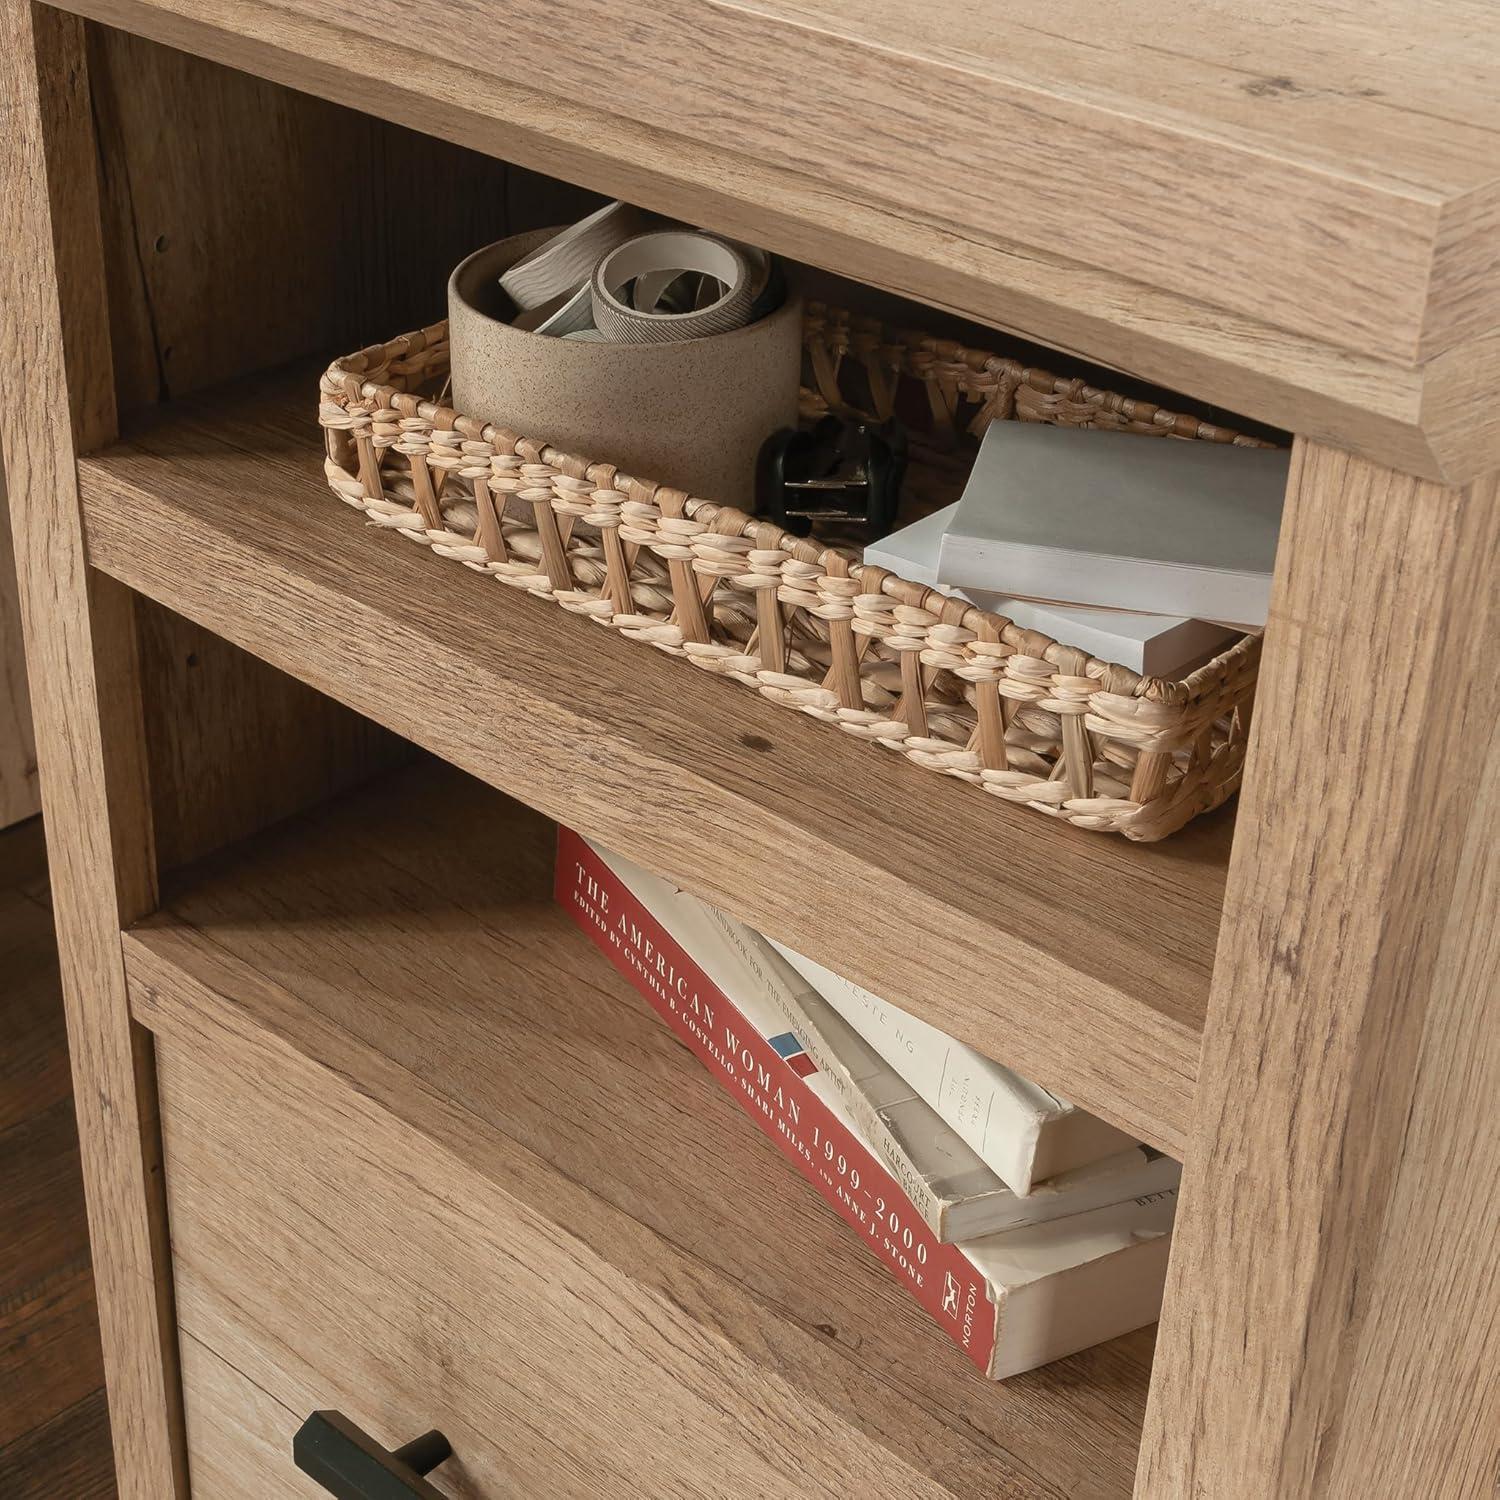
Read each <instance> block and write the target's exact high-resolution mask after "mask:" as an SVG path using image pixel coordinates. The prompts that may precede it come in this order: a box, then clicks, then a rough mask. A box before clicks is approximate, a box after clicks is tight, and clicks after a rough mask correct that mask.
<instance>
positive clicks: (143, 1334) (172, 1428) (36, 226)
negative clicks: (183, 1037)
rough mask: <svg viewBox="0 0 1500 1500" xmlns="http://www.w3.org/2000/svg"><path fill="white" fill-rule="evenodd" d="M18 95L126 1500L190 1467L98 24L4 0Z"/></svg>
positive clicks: (43, 475)
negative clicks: (161, 1155) (97, 472)
mask: <svg viewBox="0 0 1500 1500" xmlns="http://www.w3.org/2000/svg"><path fill="white" fill-rule="evenodd" d="M0 102H3V105H4V114H5V120H6V128H5V130H4V131H3V132H0V244H4V245H5V246H7V250H8V253H7V254H6V256H5V257H4V259H3V262H0V293H3V295H0V365H3V366H4V368H6V369H8V370H13V371H15V370H20V371H25V374H26V378H25V380H24V381H22V382H20V383H19V384H18V385H17V387H16V389H15V390H14V391H12V392H11V393H10V399H9V404H8V407H7V410H6V413H5V416H6V420H5V422H4V424H3V429H4V430H3V436H4V445H5V453H4V458H5V467H6V473H7V477H8V480H9V483H10V486H11V519H12V524H13V529H14V535H15V546H16V559H17V568H18V574H19V579H20V594H21V608H22V621H23V627H24V631H25V637H26V643H27V657H28V667H29V670H30V672H31V676H32V685H33V689H34V693H35V707H36V710H37V712H36V735H37V745H38V751H39V754H40V758H41V761H42V764H43V765H44V766H45V767H46V770H45V772H44V775H43V778H42V795H43V802H44V805H45V809H46V820H47V836H48V851H49V859H50V866H51V877H52V891H53V899H54V905H55V910H56V916H57V927H58V932H59V935H60V950H61V964H62V978H63V992H64V997H65V1001H66V1006H67V1016H68V1031H69V1038H70V1043H71V1050H72V1062H73V1071H74V1081H75V1092H76V1095H77V1100H78V1123H79V1135H80V1140H81V1145H82V1162H83V1175H84V1182H85V1186H86V1188H87V1191H88V1207H89V1223H90V1231H91V1237H92V1240H93V1243H94V1244H95V1245H96V1246H98V1247H99V1256H98V1258H97V1261H96V1266H95V1270H96V1276H97V1283H98V1296H99V1312H100V1322H101V1333H102V1339H103V1346H104V1357H105V1364H106V1369H107V1371H108V1374H109V1379H110V1401H111V1411H110V1416H111V1426H112V1429H113V1435H114V1442H115V1447H116V1453H117V1457H118V1461H119V1471H120V1486H121V1492H122V1493H123V1494H125V1495H126V1496H129V1497H132V1500H133V1497H140V1500H168V1497H173V1496H180V1495H181V1494H182V1493H183V1490H182V1488H181V1486H182V1483H183V1478H184V1471H183V1466H182V1463H181V1448H180V1442H179V1438H180V1430H179V1426H178V1418H179V1417H180V1407H179V1405H178V1400H177V1379H176V1369H175V1343H174V1339H173V1330H172V1325H171V1298H170V1286H169V1283H168V1280H167V1275H166V1268H165V1263H164V1260H163V1251H164V1240H163V1234H162V1226H161V1220H160V1214H159V1209H160V1198H159V1192H158V1189H159V1184H157V1183H155V1182H154V1181H153V1179H152V1176H151V1149H150V1142H151V1136H152V1125H151V1119H152V1111H153V1108H154V1105H153V1102H152V1100H151V1098H150V1088H149V1038H148V1037H147V1036H146V1034H145V1033H144V1032H142V1031H140V1030H139V1029H138V1028H136V1027H135V1026H134V1024H133V1023H132V1021H131V1019H130V1013H129V1007H128V1001H127V997H126V992H125V976H124V972H123V967H122V961H121V956H120V940H119V926H120V922H121V920H122V918H124V919H129V918H130V917H133V916H135V915H138V914H139V912H140V911H141V910H143V909H146V908H147V907H148V906H149V904H150V903H151V897H152V887H153V877H154V869H153V863H152V856H151V840H150V820H149V811H148V805H147V800H146V790H145V788H146V778H145V769H144V754H143V735H142V729H141V715H140V700H139V696H138V692H137V689H136V679H135V657H134V632H133V629H132V628H131V624H130V613H129V603H128V598H127V596H126V593H125V590H124V589H122V588H121V587H120V586H119V585H118V584H115V583H114V582H113V581H111V580H109V579H93V578H91V577H90V576H89V574H88V572H87V570H86V567H85V563H84V557H83V540H82V524H81V518H80V514H79V508H78V486H77V476H76V471H75V467H74V453H75V443H78V442H85V443H93V444H97V443H99V442H101V441H103V440H104V439H105V438H106V437H107V436H108V434H109V433H110V432H111V431H112V430H113V416H112V413H113V400H112V390H111V383H110V356H109V337H108V321H107V316H106V313H105V309H104V304H103V297H104V278H103V272H102V257H101V254H100V243H99V227H98V222H99V221H98V205H97V199H96V196H95V168H94V155H93V149H94V148H93V132H92V124H91V121H90V117H89V106H88V70H87V65H86V61H85V58H84V54H83V35H82V27H81V25H80V23H79V22H77V21H76V20H75V19H73V18H72V17H68V16H65V15H63V14H61V13H60V12H56V11H52V10H47V9H43V8H41V7H34V6H32V5H30V4H28V3H25V0H5V3H4V4H0ZM64 392H66V393H67V394H66V397H64V396H63V395H62V393H64Z"/></svg>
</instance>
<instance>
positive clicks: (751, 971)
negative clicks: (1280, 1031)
mask: <svg viewBox="0 0 1500 1500" xmlns="http://www.w3.org/2000/svg"><path fill="white" fill-rule="evenodd" d="M557 899H558V900H559V901H560V902H561V903H562V904H563V905H564V906H565V907H566V908H567V910H568V911H569V912H570V913H571V915H572V916H573V918H574V920H575V921H577V922H578V924H579V925H580V926H581V927H582V928H583V929H584V931H585V932H587V933H588V934H589V936H590V937H591V938H592V939H593V940H594V942H595V943H596V944H597V945H598V947H599V948H600V949H601V950H602V951H603V952H604V953H605V955H606V956H607V957H608V958H609V959H610V961H611V962H612V963H613V964H614V965H615V967H616V968H617V969H619V970H620V972H621V973H622V974H624V975H625V976H626V978H628V979H629V980H630V981H631V982H632V983H633V984H634V985H635V987H636V988H637V989H638V990H639V991H640V992H641V993H642V994H643V995H644V996H645V997H646V999H647V1000H648V1001H649V1002H650V1003H651V1004H652V1006H653V1007H654V1008H655V1009H656V1011H657V1012H658V1014H659V1015H660V1016H661V1017H662V1019H663V1020H664V1021H666V1023H667V1024H668V1025H669V1026H670V1027H671V1028H672V1029H673V1031H674V1032H676V1034H677V1036H678V1037H679V1038H680V1039H681V1040H682V1041H683V1042H685V1043H686V1044H687V1046H688V1047H689V1048H690V1049H691V1050H692V1051H693V1052H694V1053H695V1054H696V1055H697V1057H698V1058H699V1060H700V1061H701V1062H702V1063H703V1064H704V1065H705V1066H706V1067H707V1068H708V1070H709V1072H710V1073H711V1074H712V1075H713V1076H714V1077H715V1078H716V1079H717V1080H718V1082H719V1083H720V1084H721V1085H722V1086H723V1087H724V1088H725V1089H726V1090H727V1091H728V1092H729V1094H730V1095H731V1096H732V1097H733V1098H734V1099H735V1100H736V1101H737V1102H738V1103H739V1105H740V1106H741V1108H742V1109H743V1110H744V1111H745V1112H746V1114H748V1115H749V1117H750V1118H751V1119H752V1120H754V1121H755V1123H756V1124H757V1125H758V1126H759V1127H760V1128H761V1130H762V1131H763V1132H764V1133H765V1134H766V1135H767V1136H768V1137H769V1138H770V1140H771V1141H772V1142H773V1143H774V1144H775V1146H776V1147H777V1149H778V1150H780V1152H781V1153H782V1155H783V1156H785V1157H786V1159H787V1160H788V1161H789V1162H790V1163H791V1164H792V1165H793V1166H795V1167H796V1168H797V1170H798V1171H800V1172H801V1173H802V1175H803V1176H804V1177H805V1178H807V1180H808V1181H809V1182H811V1183H812V1185H813V1186H814V1187H815V1188H817V1189H818V1191H819V1192H820V1193H821V1194H822V1195H823V1197H824V1198H825V1199H826V1200H827V1201H828V1203H829V1204H830V1205H831V1206H832V1207H833V1208H834V1209H835V1210H836V1211H837V1212H838V1213H839V1214H840V1215H841V1216H842V1217H843V1219H844V1220H845V1222H846V1223H848V1224H849V1226H850V1227H851V1228H852V1229H854V1230H855V1231H856V1232H857V1233H858V1234H859V1235H860V1236H861V1238H862V1239H863V1240H864V1241H865V1243H866V1245H867V1246H868V1247H869V1248H870V1249H871V1250H872V1251H873V1252H874V1253H875V1254H876V1255H877V1256H878V1257H879V1258H880V1259H881V1260H882V1261H883V1262H884V1263H885V1265H886V1266H887V1267H888V1269H889V1270H890V1271H891V1272H892V1273H893V1274H894V1275H895V1276H896V1277H897V1279H898V1280H899V1281H901V1283H902V1284H903V1285H904V1286H906V1288H907V1289H908V1290H909V1291H910V1292H911V1294H912V1296H913V1297H915V1298H916V1300H917V1301H918V1302H920V1303H921V1304H922V1306H923V1307H925V1308H926V1309H927V1311H928V1312H929V1313H930V1314H931V1315H932V1316H933V1317H934V1318H935V1319H937V1321H938V1323H939V1325H940V1326H941V1327H942V1328H943V1329H944V1330H945V1331H946V1332H947V1333H948V1334H949V1336H950V1337H951V1338H952V1339H953V1340H954V1342H955V1343H956V1344H958V1346H959V1347H960V1348H961V1349H963V1350H964V1352H965V1353H966V1354H967V1355H968V1356H969V1358H970V1359H971V1360H972V1361H973V1362H974V1363H975V1365H977V1366H978V1368H979V1369H980V1370H981V1371H983V1372H984V1373H985V1374H986V1375H988V1376H990V1377H991V1378H993V1379H997V1380H999V1379H1004V1378H1005V1377H1007V1376H1011V1375H1017V1374H1020V1373H1021V1372H1023V1371H1025V1370H1030V1369H1034V1368H1036V1367H1037V1366H1038V1365H1042V1364H1046V1363H1047V1362H1048V1361H1050V1360H1054V1359H1059V1358H1061V1357H1062V1356H1064V1355H1066V1354H1072V1353H1074V1352H1076V1351H1077V1350H1079V1349H1083V1348H1087V1347H1088V1346H1090V1345H1092V1344H1096V1343H1101V1342H1103V1341H1104V1340H1106V1339H1111V1338H1114V1337H1116V1336H1118V1335H1120V1334H1123V1333H1128V1332H1129V1331H1131V1330H1132V1329H1135V1328H1140V1327H1143V1326H1144V1325H1146V1324H1148V1323H1152V1322H1154V1321H1155V1320H1156V1318H1157V1316H1158V1313H1159V1311H1160V1306H1161V1293H1162V1283H1163V1280H1164V1277H1165V1274H1166V1260H1167V1247H1168V1242H1169V1235H1170V1231H1171V1226H1172V1216H1173V1212H1174V1209H1175V1200H1176V1193H1177V1184H1178V1179H1179V1175H1180V1168H1179V1167H1178V1165H1177V1163H1176V1162H1174V1161H1172V1160H1171V1159H1170V1158H1168V1157H1165V1156H1162V1155H1161V1154H1160V1153H1158V1152H1155V1151H1152V1150H1150V1149H1149V1148H1147V1147H1145V1146H1142V1145H1140V1144H1138V1143H1137V1142H1135V1141H1133V1140H1132V1139H1131V1138H1130V1137H1129V1136H1127V1135H1125V1134H1123V1133H1122V1132H1121V1131H1119V1130H1117V1129H1115V1128H1114V1127H1113V1126H1111V1125H1109V1124H1107V1123H1106V1122H1104V1121H1102V1120H1099V1119H1096V1118H1095V1117H1093V1116H1091V1115H1089V1114H1087V1113H1085V1112H1084V1111H1082V1110H1079V1109H1076V1108H1074V1107H1073V1106H1071V1105H1069V1104H1068V1103H1066V1102H1065V1101H1064V1100H1062V1099H1059V1098H1057V1097H1056V1096H1055V1095H1053V1094H1051V1093H1049V1092H1048V1091H1047V1090H1046V1089H1043V1088H1040V1087H1038V1086H1037V1085H1036V1084H1034V1083H1030V1082H1028V1081H1027V1080H1026V1079H1024V1078H1021V1077H1019V1076H1017V1075H1016V1074H1015V1073H1012V1072H1011V1071H1010V1070H1009V1069H1007V1068H1004V1067H1002V1066H1001V1065H1000V1064H998V1063H996V1062H993V1061H992V1060H990V1059H989V1058H986V1057H983V1056H981V1055H980V1054H979V1053H977V1052H975V1051H974V1050H973V1049H971V1048H969V1047H966V1046H964V1045H962V1044H961V1043H959V1042H957V1041H955V1040H954V1039H953V1038H952V1037H949V1036H947V1035H945V1034H944V1033H942V1032H940V1031H938V1030H937V1029H936V1028H935V1027H933V1026H930V1025H928V1024H927V1023H925V1022H923V1021H922V1020H920V1019H919V1018H918V1017H916V1016H912V1015H909V1014H907V1013H906V1012H905V1011H902V1010H898V1009H897V1008H896V1007H894V1006H892V1005H888V1004H886V1003H885V1002H884V1001H882V1000H880V999H879V998H877V997H876V996H875V995H872V994H870V993H869V992H868V991H866V990H863V989H861V988H860V987H859V986H857V985H854V984H851V983H849V982H848V981H846V980H843V979H840V978H839V977H838V976H837V975H835V974H833V973H831V972H830V971H828V970H827V969H824V968H823V967H821V966H820V965H818V964H815V963H813V962H812V961H811V960H810V959H807V958H804V957H803V956H801V955H800V954H797V953H794V952H792V951H791V950H790V949H787V948H784V947H782V946H780V945H779V944H776V943H773V942H771V941H769V940H768V939H766V938H764V937H762V936H761V935H760V934H759V933H757V932H755V931H753V930H752V929H751V928H748V927H746V926H745V925H744V924H742V923H740V922H737V921H735V920H734V919H733V918H732V917H730V916H728V915H727V914H725V913H724V912H721V911H719V910H718V909H716V908H715V907H712V906H710V905H708V904H707V903H706V902H703V901H701V900H699V899H698V898H697V897H695V896H692V895H691V894H689V893H688V892H686V891H682V890H679V889H677V888H676V887H674V886H672V885H670V884H669V883H668V882H666V881H665V880H662V879H659V878H658V877H656V876H654V875H651V874H649V873H647V872H646V871H645V870H642V869H640V868H639V867H637V866H636V865H633V864H631V863H630V862H629V861H628V860H625V859H622V858H620V857H619V856H618V855H616V854H613V853H611V852H609V851H608V850H605V849H601V848H599V847H598V846H597V845H594V844H591V843H590V842H588V841H587V840H585V839H583V838H581V837H580V836H578V835H577V834H574V833H571V832H569V831H567V830H564V831H563V832H562V835H561V838H560V843H559V850H558V861H557Z"/></svg>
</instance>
